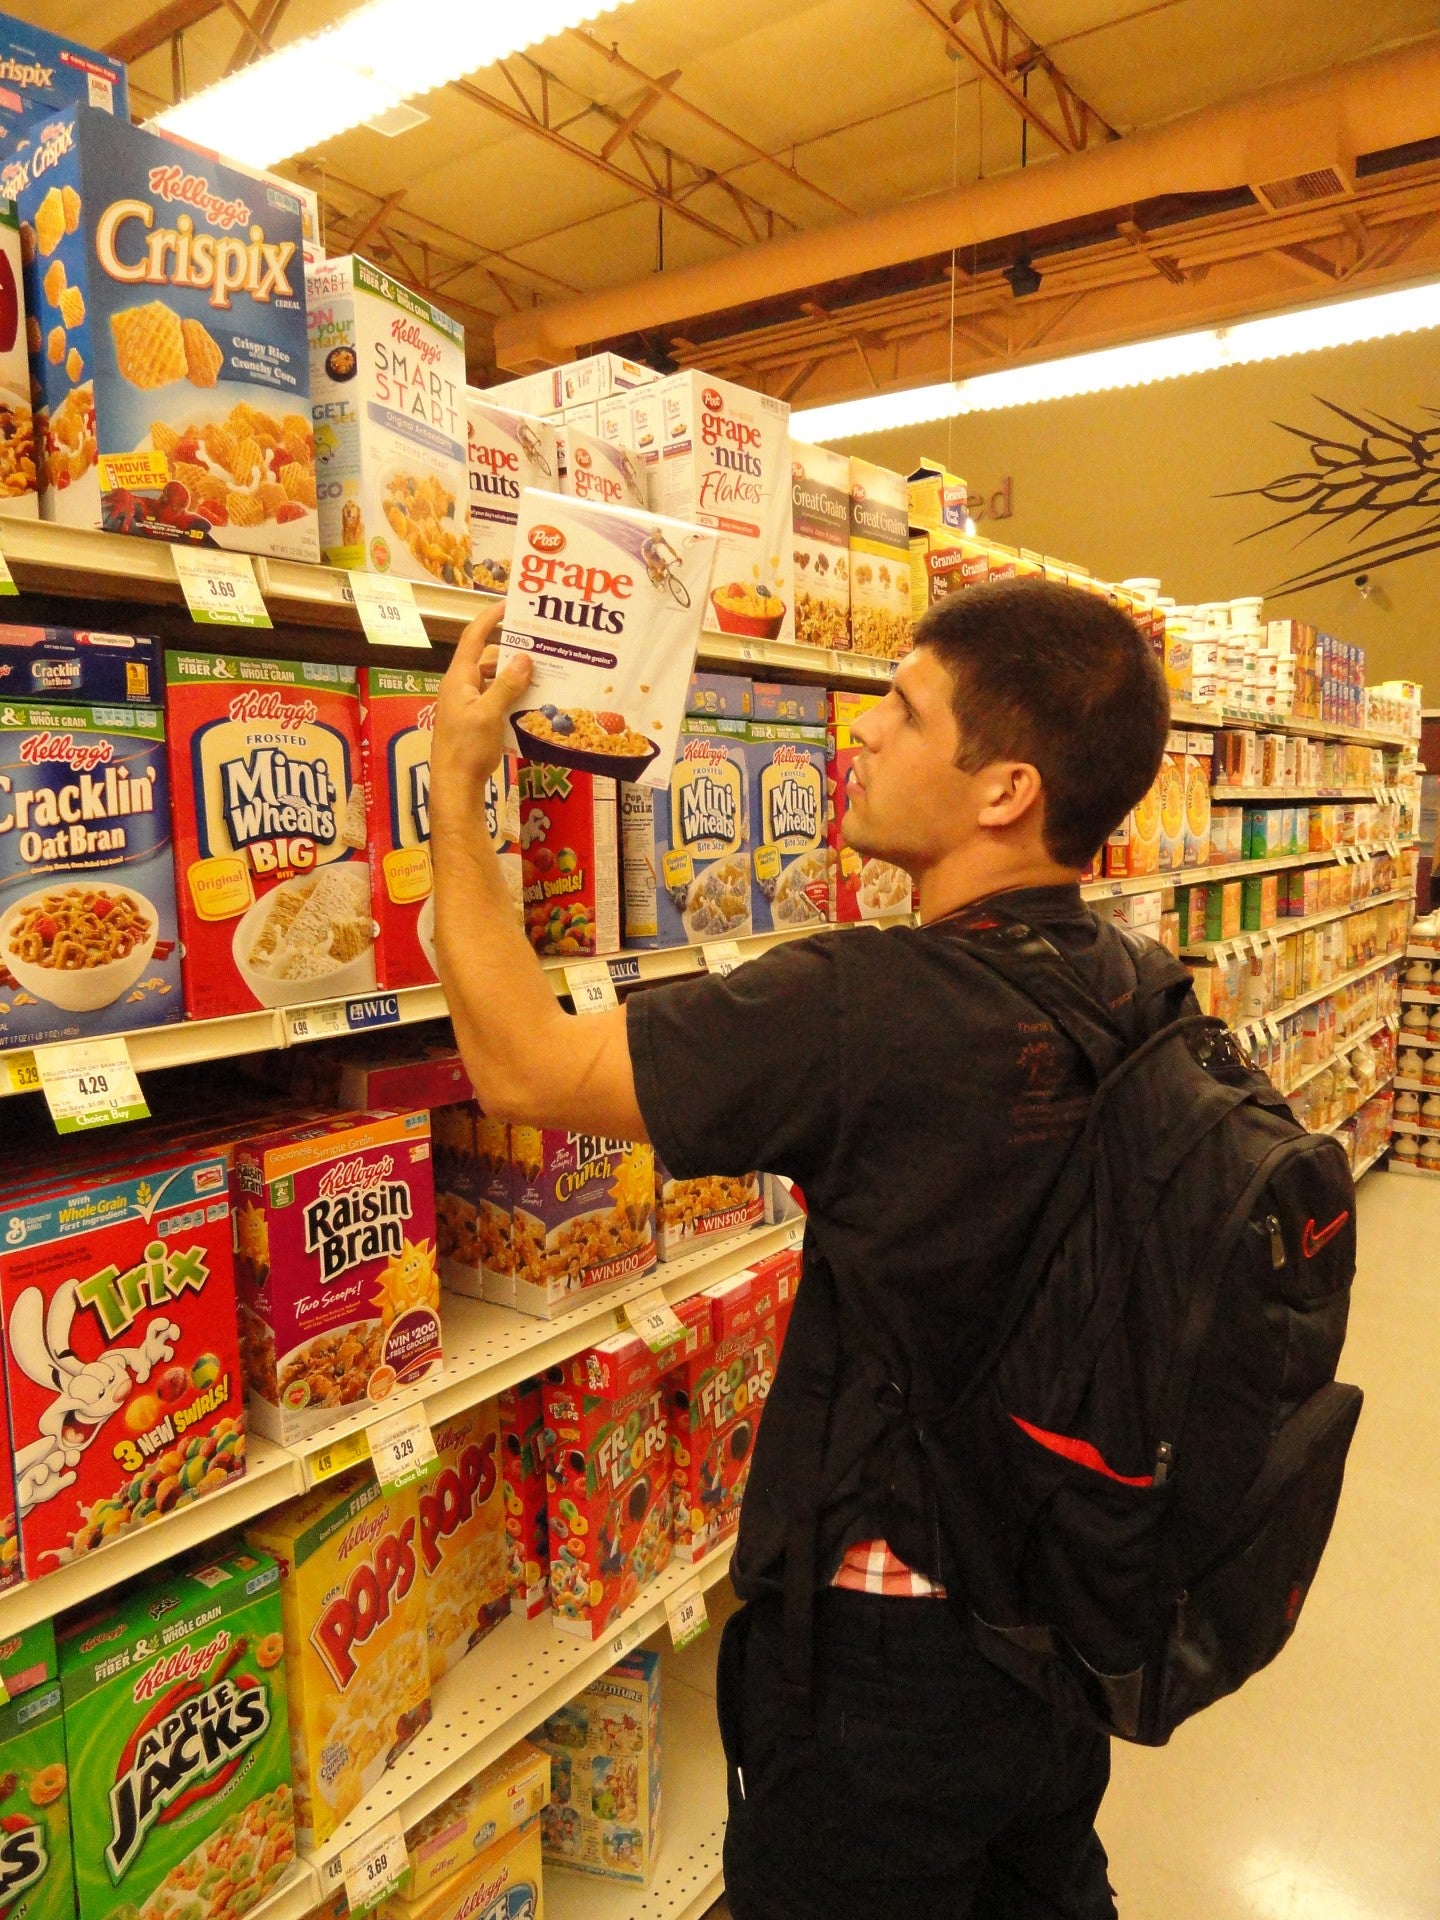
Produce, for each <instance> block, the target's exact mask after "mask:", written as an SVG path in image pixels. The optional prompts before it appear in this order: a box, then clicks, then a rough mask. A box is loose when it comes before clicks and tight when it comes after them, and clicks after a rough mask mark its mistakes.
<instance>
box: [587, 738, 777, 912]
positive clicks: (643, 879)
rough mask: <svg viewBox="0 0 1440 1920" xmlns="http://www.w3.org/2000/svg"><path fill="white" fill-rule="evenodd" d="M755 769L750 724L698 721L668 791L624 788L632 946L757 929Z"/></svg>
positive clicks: (678, 755) (681, 745) (681, 747)
mask: <svg viewBox="0 0 1440 1920" xmlns="http://www.w3.org/2000/svg"><path fill="white" fill-rule="evenodd" d="M748 773H749V769H748V765H747V746H746V730H745V722H744V721H743V720H702V719H694V718H692V719H689V720H687V721H686V722H685V724H684V726H683V727H682V728H681V730H680V739H679V742H678V744H677V746H676V750H675V764H674V766H673V767H672V768H671V770H670V779H669V782H668V784H667V785H666V786H663V787H641V786H638V785H636V786H632V785H628V784H627V785H625V786H624V787H622V789H621V805H620V832H621V841H622V847H623V853H624V878H625V945H626V946H627V947H684V946H698V945H699V944H701V943H702V942H703V941H706V940H733V939H735V938H736V937H737V936H739V935H742V934H748V933H751V932H753V930H754V928H753V923H752V911H751V894H752V888H751V884H750V806H749V779H748Z"/></svg>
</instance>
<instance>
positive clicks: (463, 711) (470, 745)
mask: <svg viewBox="0 0 1440 1920" xmlns="http://www.w3.org/2000/svg"><path fill="white" fill-rule="evenodd" d="M504 611H505V609H504V606H503V605H497V606H493V607H487V608H486V609H485V611H484V613H482V614H480V615H479V616H478V617H477V618H476V619H474V620H472V621H471V622H470V624H469V626H468V627H466V629H465V631H464V632H463V633H462V634H461V636H460V641H459V645H458V646H457V647H456V649H455V658H454V659H453V660H452V661H451V662H450V670H449V672H448V673H447V674H446V675H445V678H444V680H443V681H442V683H441V686H440V697H439V699H438V700H437V702H436V706H435V740H434V745H433V746H432V748H431V751H430V814H431V824H432V829H433V830H435V831H438V832H443V831H444V830H445V829H446V828H447V827H448V826H451V825H453V826H454V827H455V828H456V829H457V830H458V831H460V832H462V833H469V832H472V831H473V829H474V823H475V821H476V819H477V818H478V819H482V820H483V818H484V808H485V782H486V781H487V780H488V779H489V778H490V776H491V775H492V774H493V773H494V771H495V769H496V768H497V767H498V766H499V765H500V762H501V760H502V759H503V758H504V754H505V716H506V714H507V713H509V711H510V709H511V708H512V707H513V706H514V705H515V703H516V701H517V700H518V699H519V698H520V696H521V694H522V693H524V691H525V689H526V687H528V686H529V684H530V672H531V669H530V662H529V661H528V660H524V659H512V660H509V661H507V662H506V665H505V670H504V672H503V673H497V671H496V668H497V665H498V663H499V659H500V649H499V648H498V647H496V646H492V645H491V644H490V636H491V634H492V633H494V631H495V629H496V628H497V627H498V626H499V624H500V621H501V618H502V616H503V614H504Z"/></svg>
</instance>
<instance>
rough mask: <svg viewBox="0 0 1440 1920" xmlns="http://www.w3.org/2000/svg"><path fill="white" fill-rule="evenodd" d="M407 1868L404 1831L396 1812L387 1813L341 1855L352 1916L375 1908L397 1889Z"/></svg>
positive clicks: (408, 1865)
mask: <svg viewBox="0 0 1440 1920" xmlns="http://www.w3.org/2000/svg"><path fill="white" fill-rule="evenodd" d="M409 1867H410V1855H409V1852H408V1851H407V1849H406V1846H405V1828H404V1826H403V1824H402V1823H401V1819H400V1816H399V1814H398V1813H392V1814H387V1815H386V1817H385V1819H384V1820H382V1821H381V1822H380V1824H379V1826H378V1827H372V1828H371V1829H370V1831H369V1833H367V1834H364V1835H362V1837H361V1838H360V1839H359V1840H355V1841H352V1843H351V1844H350V1845H349V1846H348V1847H346V1848H345V1849H344V1851H343V1852H342V1853H341V1855H340V1871H341V1872H342V1874H343V1875H344V1876H345V1898H346V1899H347V1900H348V1901H349V1903H350V1911H351V1913H352V1914H360V1913H368V1912H369V1911H370V1909H371V1908H372V1907H378V1906H379V1904H380V1902H381V1901H382V1900H384V1899H385V1898H386V1897H387V1896H388V1895H390V1894H392V1893H393V1892H394V1891H395V1889H396V1887H398V1886H399V1884H400V1882H401V1881H402V1880H403V1879H404V1877H405V1875H406V1873H407V1872H408V1870H409Z"/></svg>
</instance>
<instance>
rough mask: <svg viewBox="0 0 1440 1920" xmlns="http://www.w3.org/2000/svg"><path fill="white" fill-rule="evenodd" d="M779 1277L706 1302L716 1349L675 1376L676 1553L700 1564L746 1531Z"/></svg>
mask: <svg viewBox="0 0 1440 1920" xmlns="http://www.w3.org/2000/svg"><path fill="white" fill-rule="evenodd" d="M775 1291H776V1280H775V1277H774V1276H771V1277H769V1278H768V1279H764V1280H758V1279H757V1277H756V1275H755V1273H754V1272H753V1271H752V1272H750V1273H746V1274H739V1275H737V1276H736V1277H735V1278H734V1279H733V1280H727V1281H721V1282H720V1283H719V1284H718V1285H717V1286H716V1287H713V1288H710V1289H708V1290H707V1292H706V1293H705V1294H702V1295H701V1296H700V1298H701V1299H702V1300H704V1301H706V1303H707V1304H708V1305H709V1306H710V1307H711V1311H712V1330H713V1345H712V1346H711V1348H710V1349H709V1351H708V1352H707V1351H701V1352H700V1353H698V1354H696V1355H694V1356H692V1357H691V1358H689V1359H687V1360H686V1361H685V1362H684V1364H683V1365H681V1366H678V1367H676V1368H675V1369H674V1371H673V1372H672V1373H671V1374H670V1376H669V1380H668V1399H669V1417H670V1457H671V1461H672V1463H673V1470H674V1476H675V1491H674V1506H675V1551H676V1554H677V1555H678V1556H679V1558H680V1559H682V1560H701V1559H704V1558H705V1556H706V1555H707V1554H710V1553H713V1552H714V1551H715V1549H716V1548H717V1547H718V1546H720V1545H722V1544H723V1543H724V1542H725V1541H726V1540H728V1539H730V1538H731V1537H732V1536H733V1535H734V1534H735V1532H736V1530H737V1529H738V1527H739V1525H740V1502H741V1501H742V1499H743V1498H744V1495H745V1486H746V1482H747V1481H748V1480H749V1478H750V1462H751V1460H752V1458H753V1457H754V1451H755V1433H756V1429H757V1427H758V1426H759V1423H760V1413H761V1409H762V1408H763V1407H764V1404H765V1401H766V1399H767V1398H768V1396H769V1393H770V1388H771V1385H772V1384H773V1382H774V1378H775V1360H776V1336H775V1316H774V1306H773V1302H774V1297H775Z"/></svg>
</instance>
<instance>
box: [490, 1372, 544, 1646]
mask: <svg viewBox="0 0 1440 1920" xmlns="http://www.w3.org/2000/svg"><path fill="white" fill-rule="evenodd" d="M500 1465H501V1471H502V1473H503V1475H504V1479H505V1584H506V1586H507V1588H508V1589H509V1593H510V1611H511V1612H512V1613H518V1614H521V1615H523V1616H524V1618H526V1619H527V1620H533V1619H534V1618H535V1617H536V1616H537V1615H538V1614H541V1613H543V1612H544V1611H545V1609H546V1607H548V1606H549V1604H550V1531H549V1526H548V1523H547V1517H546V1512H545V1397H544V1393H543V1390H542V1388H541V1385H540V1382H539V1381H538V1380H522V1381H521V1382H520V1384H519V1385H518V1386H516V1387H507V1388H506V1389H505V1391H504V1393H502V1394H501V1396H500Z"/></svg>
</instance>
